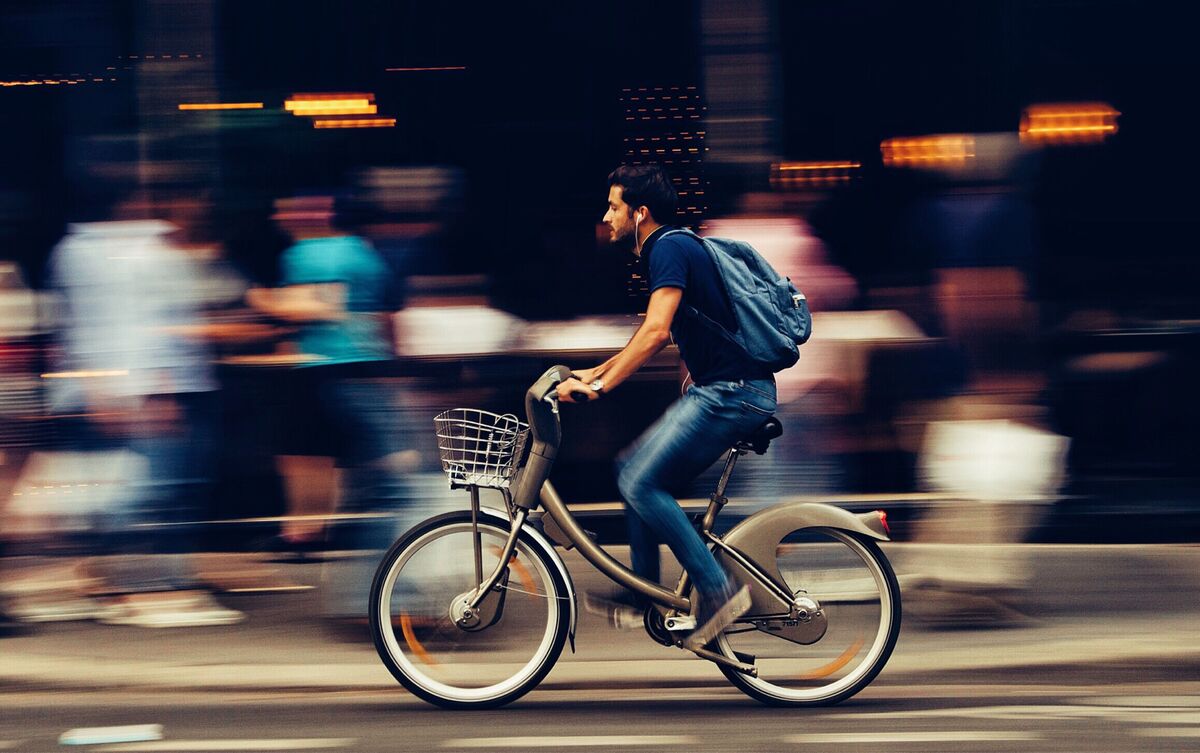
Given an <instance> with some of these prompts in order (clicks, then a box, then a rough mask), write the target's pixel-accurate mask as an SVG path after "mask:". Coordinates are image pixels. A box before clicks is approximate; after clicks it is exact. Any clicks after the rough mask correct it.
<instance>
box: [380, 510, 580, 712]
mask: <svg viewBox="0 0 1200 753" xmlns="http://www.w3.org/2000/svg"><path fill="white" fill-rule="evenodd" d="M478 528H479V535H480V541H481V543H482V554H483V563H482V564H483V573H484V577H485V578H486V577H487V575H488V574H489V573H491V572H492V570H493V569H494V568H495V566H496V564H497V562H498V561H499V557H500V555H501V554H502V553H503V547H504V543H505V541H506V540H507V538H508V535H509V529H508V528H507V527H506V526H504V525H502V524H501V523H500V522H498V521H494V520H490V519H486V518H485V519H481V520H480V521H479V525H478ZM474 552H475V549H474V543H473V531H472V526H471V516H470V513H469V512H454V513H448V514H446V515H441V516H438V517H436V518H432V519H430V520H428V521H425V522H424V523H422V524H420V525H418V526H417V527H416V528H414V529H412V530H411V531H409V532H408V533H406V534H405V535H404V536H403V537H402V538H401V539H400V540H399V541H397V542H396V543H395V544H394V545H393V546H392V548H391V549H390V550H388V552H387V554H386V555H385V556H384V558H383V562H381V563H380V565H379V569H378V570H377V571H376V574H375V581H374V583H373V585H372V589H371V633H372V635H373V637H374V639H375V649H376V651H378V653H379V657H380V658H381V659H382V660H383V663H384V664H385V665H386V666H387V668H388V670H389V671H391V673H392V676H394V677H395V678H396V679H397V680H399V681H400V683H401V684H402V685H404V687H406V688H408V689H409V690H410V691H412V692H413V693H414V694H415V695H417V696H419V697H421V698H423V699H425V700H426V701H429V702H430V703H433V704H436V705H438V706H443V707H446V708H488V707H495V706H501V705H503V704H506V703H509V702H511V701H513V700H516V699H517V698H519V697H520V696H522V695H524V694H525V693H527V692H528V691H529V690H531V689H532V688H534V687H535V686H536V685H537V684H538V683H539V682H540V681H541V680H542V678H543V677H545V676H546V673H548V672H549V671H550V669H551V668H552V667H553V666H554V662H555V661H556V660H557V659H558V656H559V654H560V653H561V652H562V648H563V643H564V642H565V641H566V638H567V632H568V630H569V629H570V603H569V601H568V600H569V599H570V594H569V591H568V587H567V585H566V583H565V580H564V579H563V577H562V575H561V573H560V572H559V570H558V568H557V566H556V563H555V562H553V561H552V560H551V559H550V557H553V556H554V555H553V553H551V554H546V553H545V552H544V551H543V550H542V548H541V547H540V546H539V544H538V542H536V541H535V540H534V539H533V537H531V536H530V535H529V534H528V533H526V532H522V533H521V534H520V535H519V536H518V538H517V545H516V549H515V550H514V552H513V556H512V557H511V558H510V559H509V563H508V568H507V572H506V573H505V575H504V577H503V578H502V579H501V581H500V583H499V584H498V585H497V587H496V590H495V591H494V592H493V593H492V594H490V595H489V596H488V597H487V599H485V601H484V603H483V604H482V605H481V611H482V612H483V614H484V618H483V619H482V620H478V621H477V622H476V624H474V625H472V626H470V627H469V628H465V629H464V628H463V627H460V625H459V624H458V622H457V621H456V619H455V618H454V617H453V616H452V613H453V614H454V615H455V616H461V614H462V612H461V606H456V604H457V603H459V602H462V601H463V600H464V599H465V598H467V597H469V596H470V595H471V594H473V593H474V591H475V589H476V588H477V586H478V581H477V579H476V573H475V557H474Z"/></svg>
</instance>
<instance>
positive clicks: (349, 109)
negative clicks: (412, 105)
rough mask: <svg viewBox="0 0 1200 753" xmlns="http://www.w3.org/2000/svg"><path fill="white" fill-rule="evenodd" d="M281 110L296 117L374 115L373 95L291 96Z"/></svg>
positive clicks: (358, 93) (361, 93)
mask: <svg viewBox="0 0 1200 753" xmlns="http://www.w3.org/2000/svg"><path fill="white" fill-rule="evenodd" d="M283 109H285V110H287V111H288V112H290V113H292V114H293V115H296V116H306V115H307V116H313V115H374V114H375V113H376V112H378V109H377V108H376V106H375V95H374V94H370V93H364V92H330V93H307V94H303V93H302V94H293V95H292V98H291V99H288V100H285V101H284V103H283Z"/></svg>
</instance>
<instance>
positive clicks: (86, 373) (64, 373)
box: [42, 369, 129, 379]
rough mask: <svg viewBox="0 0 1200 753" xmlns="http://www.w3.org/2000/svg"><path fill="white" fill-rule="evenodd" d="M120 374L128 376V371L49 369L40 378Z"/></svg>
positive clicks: (78, 377) (118, 375) (75, 377)
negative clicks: (49, 370)
mask: <svg viewBox="0 0 1200 753" xmlns="http://www.w3.org/2000/svg"><path fill="white" fill-rule="evenodd" d="M122 376H129V372H128V371H125V370H115V369H114V370H111V371H51V372H48V373H46V374H42V379H102V378H105V377H122Z"/></svg>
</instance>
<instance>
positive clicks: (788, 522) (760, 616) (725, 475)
mask: <svg viewBox="0 0 1200 753" xmlns="http://www.w3.org/2000/svg"><path fill="white" fill-rule="evenodd" d="M569 376H570V370H569V369H567V368H566V367H565V366H555V367H552V368H551V369H550V370H548V371H547V372H546V373H545V374H543V375H542V377H541V378H540V379H539V380H538V381H537V382H535V383H534V385H533V386H532V387H530V388H529V390H528V391H527V392H526V396H525V407H526V413H527V415H528V417H529V425H530V431H531V434H532V436H533V442H532V444H531V446H530V448H529V456H528V459H527V460H526V462H525V465H524V466H523V467H522V468H521V470H520V472H519V474H518V476H517V478H516V480H515V481H514V487H515V491H513V492H510V491H509V489H501V491H502V493H503V494H504V500H505V504H506V506H507V508H508V513H509V518H510V520H511V524H512V526H511V531H510V533H509V536H508V538H507V540H506V541H505V544H504V547H503V549H502V551H501V554H500V557H499V560H498V561H497V563H496V566H495V568H494V569H493V571H492V572H491V573H490V574H489V575H488V577H487V578H483V577H482V567H481V562H482V551H481V544H480V539H479V535H478V528H477V527H476V526H477V525H478V519H479V512H480V511H479V490H478V487H475V486H472V487H469V488H470V489H471V516H472V517H471V520H472V526H473V528H474V531H473V533H474V534H475V535H474V549H475V552H474V557H475V560H474V562H475V572H476V577H477V579H478V580H479V585H478V587H477V590H476V591H475V593H474V594H473V595H472V596H471V597H470V598H469V599H467V600H466V603H465V604H463V605H462V606H463V607H465V609H462V610H460V611H461V612H462V614H460V615H458V616H459V617H460V618H464V619H465V620H467V621H469V620H471V619H476V618H479V617H480V615H481V614H482V615H483V616H485V617H486V616H487V614H488V610H489V609H491V610H494V609H495V608H497V604H496V600H498V598H499V597H498V596H497V594H498V593H499V592H498V591H497V590H496V589H497V584H499V583H500V582H501V580H502V578H503V577H504V573H505V570H506V569H507V567H508V563H509V561H510V559H511V558H512V556H513V552H514V551H515V548H516V544H517V540H518V537H519V536H520V534H521V530H522V529H523V528H524V526H525V525H526V524H527V523H528V522H529V516H530V513H531V512H532V511H533V510H534V509H536V508H537V507H538V506H539V505H540V506H542V507H543V508H544V509H545V512H546V515H547V516H548V518H549V521H550V523H552V524H553V527H550V526H545V529H546V530H545V533H546V535H547V537H548V538H550V539H551V540H553V541H554V543H556V544H558V545H559V546H563V547H566V548H570V547H571V546H574V547H575V548H576V549H578V550H579V553H580V554H581V555H582V556H583V557H584V559H586V560H587V561H588V562H589V563H590V564H591V565H592V566H593V567H595V568H596V569H597V570H599V571H600V572H601V573H603V574H604V575H605V576H607V577H608V578H609V579H611V580H613V581H614V582H616V583H618V584H620V585H622V586H625V587H626V588H628V589H630V590H631V591H633V592H635V593H638V594H641V595H642V596H645V597H646V598H648V599H649V600H650V601H651V602H652V603H654V604H656V605H658V608H659V609H660V610H661V611H662V615H663V618H664V625H665V627H666V629H667V630H668V631H673V630H686V629H689V628H690V627H691V625H690V620H687V619H680V618H681V617H682V616H684V615H689V614H690V612H691V611H692V603H691V600H690V599H689V598H688V593H689V591H690V588H691V584H690V579H689V577H688V574H687V572H686V571H684V572H683V573H682V574H681V575H680V577H679V580H678V582H677V584H676V586H675V588H674V590H669V589H667V588H664V587H663V586H662V585H660V584H658V583H655V582H653V581H650V580H648V579H646V578H642V577H640V576H639V575H637V574H636V573H634V572H633V571H632V570H630V569H629V568H627V567H626V566H625V565H623V564H622V563H621V562H619V561H617V560H616V559H615V558H614V557H613V556H612V555H610V554H609V553H608V552H607V551H605V550H604V548H603V547H601V546H600V545H599V544H597V543H596V542H595V541H593V540H592V538H591V537H590V536H589V535H588V534H587V532H586V531H584V530H583V528H582V527H581V526H580V525H579V522H578V521H577V520H576V519H575V517H574V515H572V514H571V511H570V510H569V509H568V508H567V505H566V503H565V502H564V501H563V499H562V497H561V496H559V494H558V492H557V490H555V488H554V485H553V484H551V483H550V481H549V475H550V470H551V468H552V467H553V464H554V460H555V458H556V457H557V454H558V448H559V444H560V442H561V440H562V427H561V424H560V422H559V417H558V403H557V400H556V399H554V398H555V397H556V396H554V395H553V394H552V393H553V391H554V389H555V387H556V386H557V385H558V384H559V382H562V381H564V380H565V379H567V378H568V377H569ZM745 452H746V448H745V447H744V446H743V445H740V444H739V445H736V446H734V447H732V448H731V449H730V450H729V454H728V455H727V456H726V459H725V468H724V470H723V472H722V473H721V478H720V481H718V483H717V489H716V491H715V492H714V493H713V495H712V497H711V498H710V500H709V504H708V508H707V509H706V510H705V513H704V517H703V518H702V519H701V523H700V535H701V536H702V537H703V538H704V539H705V540H707V541H708V542H709V543H710V544H711V545H712V546H713V548H714V553H715V554H716V556H717V558H718V560H720V561H722V563H723V564H724V565H725V567H726V568H727V569H728V570H729V571H730V573H731V575H732V576H733V577H734V578H735V579H736V580H738V581H740V582H742V583H744V584H746V585H749V586H750V590H751V599H752V607H751V610H750V612H747V615H746V617H748V618H751V619H752V620H753V621H754V622H755V623H756V625H757V627H758V628H759V629H763V626H764V625H765V624H767V623H772V622H773V623H776V624H777V625H778V624H779V623H780V622H784V623H787V625H782V626H781V627H782V628H784V629H793V628H794V627H795V626H796V625H799V624H801V623H808V622H809V621H810V619H811V618H812V616H814V615H815V616H817V617H819V618H820V620H821V622H820V623H819V625H818V628H817V630H818V631H819V632H817V633H815V637H814V635H807V636H802V637H792V638H789V640H795V641H796V642H800V643H807V642H811V641H809V640H807V639H808V638H811V639H812V640H818V639H819V638H820V635H821V634H823V632H824V628H823V625H824V617H823V616H821V606H820V604H818V603H817V602H816V601H815V600H813V599H812V598H810V597H808V595H807V594H805V593H804V592H803V591H801V592H799V593H798V594H797V593H793V592H792V591H791V590H790V589H789V588H788V586H787V585H786V583H785V582H784V579H783V577H782V575H781V574H780V573H779V571H778V570H777V569H776V566H775V565H774V564H773V563H774V553H775V547H776V546H777V545H778V544H779V542H780V541H782V539H783V537H784V536H785V535H786V534H787V533H788V532H789V531H792V530H796V529H797V528H805V527H817V528H820V527H825V528H835V529H842V530H847V531H851V532H855V533H858V534H861V535H863V536H867V537H870V538H875V539H879V540H887V538H888V536H887V529H886V525H885V523H884V522H883V518H882V515H881V514H871V513H862V514H858V515H855V514H852V513H849V512H847V511H845V510H842V509H840V508H836V507H832V506H829V505H821V504H813V503H785V504H782V505H776V506H775V507H774V508H770V509H768V510H764V511H762V512H760V513H758V514H756V515H754V516H751V517H750V518H747V519H746V520H745V521H742V523H740V524H739V525H738V526H735V527H734V529H733V530H731V531H730V532H729V533H728V534H726V536H724V537H721V536H717V535H716V534H714V533H713V532H712V528H713V525H714V523H715V521H716V519H717V515H718V514H719V513H720V512H721V509H722V508H723V507H724V506H725V505H726V504H727V503H728V499H727V498H726V496H725V488H726V485H727V484H728V482H729V478H730V476H731V475H732V473H733V468H734V466H735V465H736V464H737V460H738V458H739V457H741V455H743V454H745ZM735 544H736V546H735ZM549 554H550V555H551V556H554V557H556V558H557V559H558V563H559V565H560V566H561V562H562V561H561V558H558V557H557V555H556V554H554V552H553V550H552V549H551V550H550V552H549ZM762 563H769V564H767V565H766V566H764V565H763V564H762ZM560 569H561V567H560ZM489 597H490V598H492V599H493V601H491V602H488V603H487V604H485V602H487V600H488V599H489ZM571 598H572V600H573V599H574V595H573V592H572V596H571ZM481 606H482V607H483V609H482V610H481ZM673 622H674V624H675V625H678V626H679V627H673V624H672V623H673ZM771 629H772V630H775V629H776V628H774V627H772V628H771ZM572 635H573V632H572ZM572 645H574V644H573V643H572ZM677 645H683V644H682V642H677ZM689 650H690V651H692V652H693V653H695V654H696V655H698V656H700V657H702V658H705V659H708V660H709V661H712V662H715V663H717V664H720V665H723V666H725V667H728V668H730V669H733V670H736V671H737V672H740V673H743V674H745V675H749V676H752V677H755V676H757V674H758V670H757V669H756V668H755V666H754V665H753V663H752V662H753V660H754V658H753V657H743V656H741V655H738V658H737V659H733V658H730V657H728V656H725V655H723V654H719V653H717V652H714V651H711V650H709V649H707V648H696V647H689ZM742 659H748V660H749V661H742Z"/></svg>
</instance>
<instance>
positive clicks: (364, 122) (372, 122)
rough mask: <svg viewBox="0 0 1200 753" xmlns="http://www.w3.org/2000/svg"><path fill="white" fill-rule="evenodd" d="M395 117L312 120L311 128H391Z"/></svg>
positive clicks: (394, 123) (394, 122)
mask: <svg viewBox="0 0 1200 753" xmlns="http://www.w3.org/2000/svg"><path fill="white" fill-rule="evenodd" d="M394 125H396V119H395V118H345V119H340V120H314V121H313V128H391V127H392V126H394Z"/></svg>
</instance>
